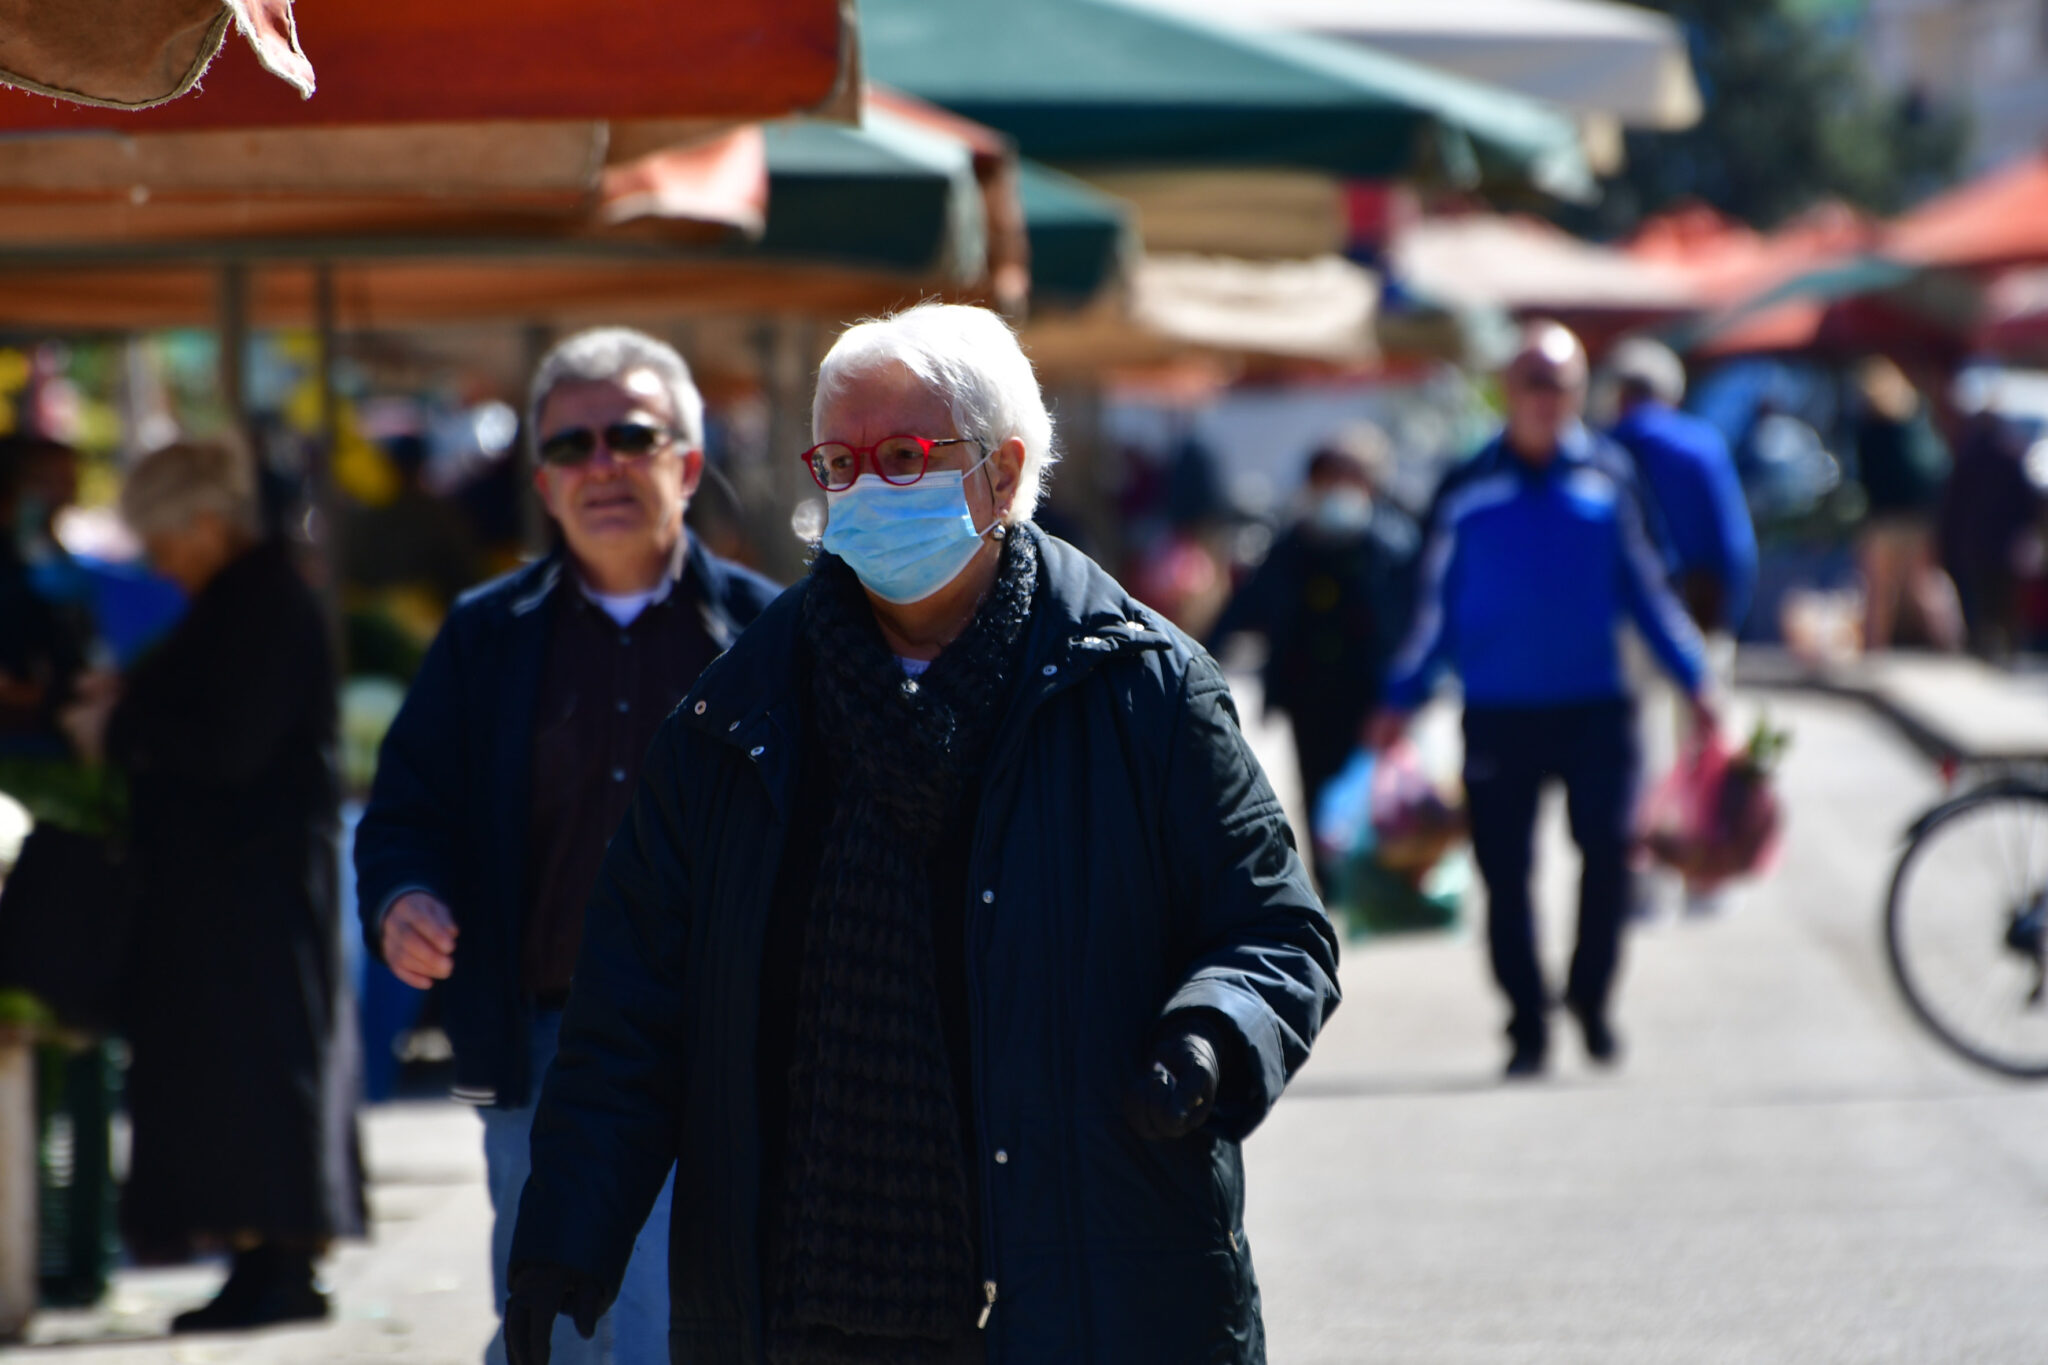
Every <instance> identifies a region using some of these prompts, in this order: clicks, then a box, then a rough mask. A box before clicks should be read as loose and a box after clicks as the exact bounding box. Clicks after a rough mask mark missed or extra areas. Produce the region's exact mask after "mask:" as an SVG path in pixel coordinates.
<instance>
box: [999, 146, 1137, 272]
mask: <svg viewBox="0 0 2048 1365" xmlns="http://www.w3.org/2000/svg"><path fill="white" fill-rule="evenodd" d="M1017 197H1018V199H1019V200H1021V201H1022V203H1023V207H1024V231H1025V235H1026V236H1027V237H1028V238H1029V239H1030V242H1031V293H1032V297H1033V298H1036V299H1041V300H1052V301H1054V302H1061V303H1068V302H1079V301H1081V300H1084V299H1089V298H1092V297H1094V296H1095V295H1096V294H1097V293H1099V292H1100V291H1101V290H1102V288H1103V287H1104V286H1105V285H1107V284H1109V283H1110V282H1111V281H1112V280H1114V279H1115V278H1116V277H1117V276H1118V275H1119V274H1121V273H1122V272H1123V269H1124V267H1125V265H1126V263H1127V261H1128V260H1129V259H1130V257H1131V255H1132V253H1134V252H1135V251H1136V250H1137V240H1136V235H1135V233H1134V232H1133V230H1132V225H1131V215H1130V210H1129V209H1128V207H1127V206H1126V205H1125V204H1124V203H1123V201H1122V200H1119V199H1116V198H1114V197H1113V196H1110V195H1107V194H1104V193H1103V192H1102V191H1101V190H1098V189H1096V188H1094V187H1093V186H1091V185H1088V184H1085V183H1083V182H1082V181H1079V180H1076V179H1074V178H1073V177H1072V176H1070V175H1062V174H1060V173H1059V172H1058V171H1056V170H1053V169H1052V168H1051V167H1048V166H1041V165H1039V164H1038V163H1037V162H1034V161H1022V162H1019V163H1018V165H1017Z"/></svg>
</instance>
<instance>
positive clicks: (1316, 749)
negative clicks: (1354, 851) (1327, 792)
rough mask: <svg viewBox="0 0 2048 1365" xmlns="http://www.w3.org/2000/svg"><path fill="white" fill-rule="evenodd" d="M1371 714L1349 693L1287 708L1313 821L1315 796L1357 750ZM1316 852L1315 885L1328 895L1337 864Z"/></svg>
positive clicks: (1311, 842)
mask: <svg viewBox="0 0 2048 1365" xmlns="http://www.w3.org/2000/svg"><path fill="white" fill-rule="evenodd" d="M1370 714H1371V710H1370V708H1367V707H1361V706H1359V705H1358V704H1356V702H1355V701H1353V700H1352V699H1350V698H1348V697H1347V698H1346V699H1345V701H1344V703H1343V704H1341V705H1334V706H1333V705H1329V704H1324V705H1321V706H1298V707H1294V708H1292V709H1290V710H1289V711H1288V713H1287V719H1288V722H1289V724H1291V725H1292V726H1293V727H1294V757H1295V761H1296V763H1297V764H1299V766H1300V768H1301V795H1302V801H1303V802H1304V804H1306V805H1307V807H1308V817H1309V822H1310V823H1311V824H1313V823H1314V822H1315V810H1316V799H1317V798H1318V797H1320V796H1321V795H1322V794H1323V788H1324V787H1327V786H1329V785H1330V781H1331V779H1333V778H1335V777H1336V776H1337V774H1338V773H1340V772H1342V771H1343V770H1344V765H1345V764H1346V763H1349V762H1350V761H1351V755H1352V754H1353V753H1355V752H1357V750H1358V745H1359V740H1360V737H1361V736H1362V734H1363V733H1364V730H1365V719H1366V717H1367V716H1368V715H1370ZM1303 842H1304V843H1305V844H1307V845H1308V846H1309V847H1311V848H1313V847H1314V845H1315V841H1314V840H1312V839H1306V838H1305V839H1304V840H1303ZM1314 856H1315V870H1316V885H1317V887H1318V888H1320V889H1321V891H1322V893H1323V894H1324V895H1325V896H1327V895H1329V894H1330V888H1331V887H1332V886H1334V885H1335V884H1336V883H1335V882H1334V881H1333V880H1332V879H1333V878H1334V877H1335V876H1336V873H1337V868H1336V866H1335V865H1334V864H1331V863H1329V862H1328V860H1326V859H1325V858H1324V857H1323V856H1322V854H1321V853H1320V852H1318V853H1316V854H1315V855H1314Z"/></svg>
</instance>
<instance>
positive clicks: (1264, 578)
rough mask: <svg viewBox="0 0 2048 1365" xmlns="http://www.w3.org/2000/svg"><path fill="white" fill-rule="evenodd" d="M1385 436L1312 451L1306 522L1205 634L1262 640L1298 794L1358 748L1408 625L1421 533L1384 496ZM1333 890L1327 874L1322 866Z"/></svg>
mask: <svg viewBox="0 0 2048 1365" xmlns="http://www.w3.org/2000/svg"><path fill="white" fill-rule="evenodd" d="M1386 460H1387V450H1386V437H1385V436H1384V435H1383V434H1382V433H1381V432H1380V431H1379V429H1378V428H1376V427H1364V428H1360V429H1356V430H1354V431H1352V432H1349V433H1347V434H1346V438H1345V440H1343V441H1342V442H1337V443H1333V444H1330V445H1327V446H1324V447H1322V448H1320V449H1318V450H1317V451H1316V452H1315V454H1313V455H1311V456H1310V457H1309V461H1308V473H1307V479H1306V480H1305V483H1306V487H1305V489H1304V492H1305V494H1306V507H1305V508H1304V515H1303V516H1302V518H1301V520H1300V521H1299V522H1298V523H1296V524H1295V525H1294V526H1292V527H1289V528H1288V530H1287V531H1286V532H1285V533H1284V534H1282V535H1281V537H1280V538H1279V540H1277V541H1275V542H1274V544H1273V548H1272V550H1271V552H1270V553H1268V554H1267V556H1266V558H1265V560H1264V561H1263V562H1262V563H1260V565H1259V567H1258V568H1256V569H1254V570H1252V573H1251V576H1250V577H1249V578H1247V579H1245V581H1244V583H1243V585H1242V586H1241V587H1239V588H1238V590H1237V592H1236V593H1235V594H1234V595H1233V596H1232V597H1231V599H1230V604H1229V605H1228V606H1226V607H1225V608H1224V609H1223V614H1222V615H1221V616H1220V617H1218V618H1217V620H1216V625H1215V628H1214V629H1213V630H1212V631H1211V632H1210V641H1211V648H1216V647H1218V646H1220V645H1221V644H1222V643H1223V642H1224V641H1226V640H1228V639H1229V638H1230V636H1232V635H1233V634H1237V633H1239V632H1248V633H1254V634H1259V635H1263V636H1264V637H1265V638H1266V662H1265V667H1264V669H1263V670H1262V672H1261V674H1260V681H1261V682H1262V683H1263V684H1264V689H1265V705H1266V708H1267V709H1268V710H1269V711H1284V712H1285V713H1286V714H1287V718H1288V721H1289V722H1290V724H1291V727H1292V729H1293V731H1294V754H1295V759H1296V762H1297V764H1298V765H1299V769H1300V772H1301V788H1302V795H1303V796H1304V797H1305V798H1306V799H1307V801H1308V803H1309V806H1310V808H1311V809H1313V808H1314V806H1315V801H1316V797H1317V795H1318V794H1319V793H1320V792H1321V791H1322V789H1323V788H1324V787H1325V786H1326V785H1328V784H1329V781H1330V779H1331V778H1333V777H1335V776H1336V775H1337V774H1338V772H1339V771H1340V770H1341V769H1342V768H1343V766H1344V763H1345V760H1346V759H1348V758H1349V757H1350V756H1351V754H1352V752H1353V751H1354V750H1355V749H1356V748H1357V747H1358V744H1359V740H1360V737H1361V735H1362V734H1363V732H1364V729H1365V722H1366V720H1367V718H1369V717H1370V716H1371V715H1372V713H1373V711H1374V709H1375V708H1377V707H1378V705H1379V701H1380V681H1381V679H1382V678H1383V677H1384V676H1385V675H1386V670H1387V661H1388V660H1389V659H1390V658H1391V657H1392V656H1393V653H1394V651H1395V650H1396V649H1397V648H1399V647H1400V644H1401V640H1402V638H1403V637H1404V636H1405V635H1406V634H1407V631H1408V614H1409V611H1410V609H1411V608H1412V606H1413V603H1414V587H1413V580H1412V571H1413V568H1414V561H1415V555H1416V552H1417V550H1418V549H1419V548H1420V544H1421V536H1420V534H1419V533H1418V532H1417V530H1416V527H1415V523H1414V522H1413V521H1411V520H1409V518H1408V516H1407V514H1405V513H1403V512H1402V511H1401V510H1400V509H1399V508H1396V507H1393V506H1391V505H1390V504H1388V503H1387V502H1386V501H1385V500H1384V499H1382V498H1380V497H1379V496H1378V492H1379V488H1380V485H1381V484H1382V483H1383V482H1384V478H1385V465H1386ZM1318 878H1319V880H1320V882H1321V884H1322V885H1323V886H1324V887H1325V888H1326V889H1327V888H1328V886H1329V885H1330V882H1329V878H1328V876H1327V875H1325V873H1324V871H1323V870H1322V869H1318Z"/></svg>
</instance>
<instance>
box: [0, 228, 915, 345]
mask: <svg viewBox="0 0 2048 1365" xmlns="http://www.w3.org/2000/svg"><path fill="white" fill-rule="evenodd" d="M332 270H333V278H334V294H335V303H336V320H337V323H338V324H339V325H340V326H341V327H342V328H344V329H349V330H353V329H361V328H373V327H401V326H416V325H428V324H436V323H460V322H548V323H554V324H556V325H559V326H576V325H580V324H584V323H598V322H644V323H659V322H664V321H673V320H675V319H678V318H687V317H693V316H707V315H717V314H731V313H759V314H768V315H778V316H785V317H807V318H814V319H817V320H819V321H827V322H837V321H843V320H845V319H847V318H851V317H858V316H860V315H862V314H866V313H876V312H883V311H887V310H889V309H893V308H899V307H906V306H908V305H910V304H912V303H916V302H917V301H918V300H919V299H922V298H929V297H944V296H946V295H947V291H946V290H944V289H943V288H940V287H938V286H936V285H934V284H933V283H931V282H930V281H926V280H922V279H917V278H906V277H905V276H903V275H901V274H895V273H890V272H883V271H874V270H859V269H853V268H849V267H846V266H834V265H821V264H813V263H810V262H802V261H773V260H763V259H759V258H742V259H719V258H716V257H703V256H698V257H689V258H676V257H674V256H673V255H670V256H658V255H657V256H637V255H626V254H613V255H610V256H602V257H599V256H589V255H585V254H566V255H548V254H529V255H524V256H492V257H479V256H477V255H476V254H475V253H471V252H465V253H463V254H462V255H460V256H459V257H450V256H446V255H437V254H432V253H431V252H430V251H429V250H428V249H427V248H426V247H423V246H414V247H413V248H411V254H397V255H392V256H389V257H374V258H363V257H357V258H355V259H351V260H348V261H342V262H338V263H336V264H334V265H333V267H332ZM315 287H316V286H315V282H314V273H313V271H312V270H311V269H310V268H308V265H307V264H306V263H305V262H302V261H280V262H271V263H266V262H257V263H254V264H253V265H252V266H251V267H250V287H249V319H250V322H251V325H254V326H258V327H300V326H305V325H306V324H307V323H308V321H309V320H310V319H311V318H313V317H314V315H315V313H314V309H315V294H314V291H315ZM219 291H220V275H219V271H218V269H217V268H216V267H215V266H214V265H212V264H211V263H205V262H178V261H168V262H164V261H160V262H155V263H150V264H122V263H114V264H104V265H92V266H81V265H77V264H44V263H34V262H19V261H5V260H0V327H16V328H34V329H37V330H63V331H112V332H127V331H135V330H142V329H150V328H163V327H206V326H212V325H214V324H215V323H216V322H217V321H218V316H219V312H218V310H219Z"/></svg>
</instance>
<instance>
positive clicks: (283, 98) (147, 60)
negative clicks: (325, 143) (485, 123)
mask: <svg viewBox="0 0 2048 1365" xmlns="http://www.w3.org/2000/svg"><path fill="white" fill-rule="evenodd" d="M849 8H850V7H849ZM845 13H846V11H843V10H842V6H841V0H748V3H746V4H743V5H741V4H703V3H677V0H576V2H575V3H574V4H565V3H563V2H562V0H429V2H423V3H411V4H396V3H381V4H380V3H364V0H340V2H339V3H327V4H320V5H314V6H310V7H307V8H304V9H301V10H300V11H299V12H298V15H297V35H296V36H297V38H298V40H299V42H300V43H301V44H302V45H303V48H304V51H305V52H306V53H307V54H308V55H310V57H311V58H312V61H313V63H314V64H316V65H317V66H318V69H319V80H320V89H319V94H318V96H317V97H316V98H312V99H306V98H302V97H301V91H300V89H299V88H297V87H295V86H294V85H291V84H287V83H286V82H284V81H281V80H279V79H278V78H277V76H275V75H272V74H270V73H269V72H267V71H265V70H264V67H263V65H262V64H260V63H259V62H258V59H257V57H256V55H255V53H254V52H252V50H251V49H250V48H249V47H247V46H245V45H243V44H240V43H229V44H227V45H226V46H225V47H222V48H221V53H220V56H219V58H218V59H217V60H216V61H215V62H214V64H213V66H212V67H211V68H210V69H207V68H206V67H205V63H204V61H203V59H202V60H199V69H202V70H205V74H206V80H205V84H204V85H203V86H202V87H198V88H193V89H191V92H190V93H189V94H185V95H184V97H183V98H179V99H175V100H174V101H173V102H172V103H169V104H163V105H160V106H158V107H156V108H151V109H146V110H142V111H140V112H132V111H129V110H125V109H107V108H97V107H91V106H81V105H75V104H60V103H57V102H56V101H54V100H51V99H50V98H48V97H47V95H42V94H32V93H30V92H28V91H26V90H18V89H0V131H14V132H21V131H37V130H47V131H81V130H89V129H110V130H117V131H120V132H127V133H143V132H181V131H199V130H208V129H236V128H289V127H310V126H326V127H334V126H340V125H360V124H390V123H416V122H432V121H441V120H450V121H473V120H479V119H525V120H534V119H607V120H634V119H705V118H717V119H723V120H728V121H740V120H751V119H763V118H775V117H779V116H781V115H784V114H789V113H796V112H802V111H806V110H812V109H816V108H817V107H819V106H820V105H823V104H824V103H826V102H827V101H828V100H831V99H832V98H833V96H834V94H835V93H836V92H837V93H843V92H845V91H846V90H847V89H848V87H849V81H848V80H845V79H842V76H848V77H850V75H851V65H852V63H851V55H852V54H851V41H850V32H849V25H848V24H847V22H846V19H845ZM95 16H97V22H98V24H99V28H98V38H99V43H98V47H99V48H100V49H107V50H118V51H121V52H127V51H130V50H136V51H137V52H139V53H140V54H141V55H140V57H139V58H138V59H137V60H136V61H135V62H134V65H135V67H136V68H137V69H136V71H134V72H131V73H130V75H129V76H127V77H126V78H124V79H125V82H126V83H125V84H119V85H116V86H113V87H109V88H113V89H115V91H116V94H115V97H116V98H120V96H121V95H124V94H125V95H127V96H129V97H130V98H127V99H123V100H122V101H121V102H123V103H127V104H134V103H138V102H141V101H139V100H137V99H135V98H133V97H134V96H136V95H138V94H142V95H145V96H147V95H148V94H149V90H148V89H147V88H146V87H148V86H149V84H150V82H149V79H148V74H149V72H151V71H152V70H154V71H157V72H158V73H159V74H161V73H162V72H163V71H164V70H165V69H166V68H168V69H170V71H171V74H170V75H169V76H168V77H167V78H166V79H164V80H160V81H158V83H157V84H158V85H159V86H161V87H162V88H161V89H160V90H158V91H157V92H156V94H155V98H159V99H163V98H169V97H171V96H173V95H177V94H179V93H181V91H183V90H184V89H186V88H187V87H189V85H190V80H191V79H196V77H197V75H198V71H197V70H190V69H188V68H187V67H182V66H180V65H179V62H178V60H177V58H178V57H180V56H193V57H196V55H197V54H198V52H199V50H200V48H201V47H202V46H204V45H205V41H206V40H208V39H210V41H211V43H212V45H214V46H218V45H219V43H220V35H221V31H222V30H223V29H224V28H225V25H226V23H227V22H228V20H229V19H230V18H236V17H240V19H241V22H242V25H243V27H244V29H245V31H253V32H255V33H256V34H258V35H261V36H262V37H263V38H264V41H262V42H261V43H260V44H259V47H260V48H261V50H262V51H264V52H265V53H266V54H267V56H268V58H269V59H270V60H271V61H273V62H274V63H276V64H278V65H281V66H285V67H287V68H289V67H290V62H289V61H288V56H289V53H290V51H291V50H292V49H291V48H290V47H289V44H288V43H286V44H283V45H282V46H281V45H280V44H281V34H282V35H288V34H289V30H290V25H291V24H292V22H293V18H292V11H291V8H290V6H289V4H288V3H285V0H234V3H233V4H232V5H224V4H222V3H221V0H0V20H4V21H5V27H6V29H7V31H8V37H9V39H10V40H11V41H10V44H9V46H8V48H7V49H6V52H7V60H8V61H10V62H11V63H13V64H14V65H13V66H11V67H10V70H12V71H13V72H14V75H13V76H12V77H9V76H8V75H6V74H4V73H0V80H9V79H12V80H16V81H20V80H23V79H26V80H29V81H32V82H33V83H35V84H38V85H41V86H43V87H44V88H45V89H47V90H50V91H53V92H54V91H56V90H72V91H78V92H79V93H85V94H90V93H91V92H90V90H84V91H80V84H81V82H80V81H79V79H78V72H79V70H80V69H81V64H83V65H85V66H90V65H91V63H90V62H88V61H87V60H86V58H87V57H89V56H90V55H91V54H92V53H93V51H94V45H93V44H92V42H91V41H90V38H91V37H92V36H93V30H92V29H91V28H90V27H88V25H89V24H90V22H91V21H93V20H94V18H95ZM280 21H281V22H282V25H283V29H282V30H280V28H279V24H280ZM195 23H197V24H199V32H198V33H197V34H194V33H191V32H189V31H188V30H189V29H190V28H191V26H192V25H194V24H195ZM140 25H153V26H154V27H153V28H143V27H139V26H140ZM59 30H61V31H59ZM45 32H51V33H54V37H53V39H52V41H51V42H50V43H49V44H47V46H48V47H49V48H50V49H51V50H52V51H54V52H55V53H56V57H55V58H54V59H53V60H52V62H51V64H50V65H49V66H48V67H47V70H48V73H49V76H48V77H38V76H36V75H35V74H34V73H32V72H25V71H22V70H21V69H20V65H21V63H20V61H19V58H18V57H17V56H16V55H15V54H16V51H17V48H16V44H15V42H14V41H13V40H15V39H16V36H17V34H20V33H26V34H29V35H38V34H43V33H45ZM151 33H154V34H155V35H156V41H155V43H154V45H153V46H152V44H151V42H150V41H149V39H150V35H151ZM181 33H182V34H183V35H184V37H183V39H182V42H181V40H180V37H179V35H180V34H181ZM108 35H113V39H112V40H110V39H109V37H108ZM209 50H210V49H209ZM67 53H68V54H70V56H69V57H68V58H67V57H66V55H65V54H67ZM151 53H154V56H153V57H152V56H151V55H150V54H151ZM32 54H33V49H32V46H31V55H32ZM280 54H283V55H280ZM66 60H69V61H70V62H71V65H70V66H68V67H67V66H65V65H64V62H65V61H66ZM299 64H300V65H301V66H303V65H304V59H300V63H299ZM67 73H69V74H67ZM302 74H303V75H304V77H305V82H306V88H307V89H308V90H310V88H311V77H312V71H311V69H310V68H307V69H305V70H304V71H303V73H302ZM51 77H53V78H51Z"/></svg>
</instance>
